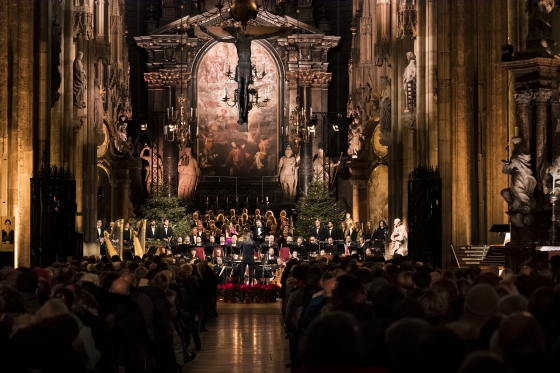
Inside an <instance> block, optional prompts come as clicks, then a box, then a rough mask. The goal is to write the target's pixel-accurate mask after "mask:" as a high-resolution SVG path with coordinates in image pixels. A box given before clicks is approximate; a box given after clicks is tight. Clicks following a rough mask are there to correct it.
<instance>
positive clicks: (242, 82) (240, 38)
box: [200, 26, 286, 125]
mask: <svg viewBox="0 0 560 373" xmlns="http://www.w3.org/2000/svg"><path fill="white" fill-rule="evenodd" d="M200 30H201V31H202V32H204V33H206V34H208V35H209V36H211V37H212V38H213V39H214V40H216V41H219V42H222V43H233V44H234V45H235V48H236V49H237V58H238V62H237V67H236V68H235V81H236V82H237V94H238V103H237V106H238V108H239V119H238V120H237V124H239V125H244V124H245V123H247V117H248V116H249V84H251V82H252V78H251V75H252V70H253V69H252V64H251V42H252V41H253V40H257V39H267V38H271V37H274V36H277V35H283V34H285V33H286V30H285V29H281V30H278V31H276V32H271V33H268V34H262V35H251V34H246V33H245V31H243V29H242V28H241V27H236V28H235V29H234V32H233V33H231V34H230V35H231V36H232V37H228V38H224V37H221V36H218V35H216V34H214V33H212V32H210V31H208V29H207V28H206V27H204V26H200ZM224 30H225V29H224Z"/></svg>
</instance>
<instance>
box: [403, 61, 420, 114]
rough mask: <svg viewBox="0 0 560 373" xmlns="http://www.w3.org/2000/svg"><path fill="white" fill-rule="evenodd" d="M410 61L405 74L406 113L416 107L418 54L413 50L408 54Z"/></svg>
mask: <svg viewBox="0 0 560 373" xmlns="http://www.w3.org/2000/svg"><path fill="white" fill-rule="evenodd" d="M406 58H407V59H408V61H409V63H408V66H407V67H406V69H404V74H403V88H404V93H405V97H406V106H405V110H404V112H405V113H408V112H409V111H410V110H414V109H415V108H416V73H417V69H416V55H415V54H414V53H412V52H408V53H407V54H406Z"/></svg>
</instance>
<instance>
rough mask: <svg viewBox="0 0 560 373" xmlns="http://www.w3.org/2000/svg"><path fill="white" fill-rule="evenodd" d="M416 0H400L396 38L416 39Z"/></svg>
mask: <svg viewBox="0 0 560 373" xmlns="http://www.w3.org/2000/svg"><path fill="white" fill-rule="evenodd" d="M416 26H417V19H416V0H400V5H399V12H398V14H397V38H399V39H406V37H410V38H412V39H416V36H417V27H416Z"/></svg>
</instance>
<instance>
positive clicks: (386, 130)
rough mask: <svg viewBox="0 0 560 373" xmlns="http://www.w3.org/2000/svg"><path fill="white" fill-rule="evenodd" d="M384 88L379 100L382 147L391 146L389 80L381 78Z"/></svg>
mask: <svg viewBox="0 0 560 373" xmlns="http://www.w3.org/2000/svg"><path fill="white" fill-rule="evenodd" d="M381 80H382V81H383V82H384V85H385V88H384V89H383V94H382V95H381V98H380V99H379V130H380V134H379V142H380V143H381V145H383V146H389V145H391V80H390V79H389V77H387V76H382V77H381Z"/></svg>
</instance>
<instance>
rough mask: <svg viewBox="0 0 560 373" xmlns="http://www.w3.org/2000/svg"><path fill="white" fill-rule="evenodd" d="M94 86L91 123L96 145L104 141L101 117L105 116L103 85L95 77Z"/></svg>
mask: <svg viewBox="0 0 560 373" xmlns="http://www.w3.org/2000/svg"><path fill="white" fill-rule="evenodd" d="M94 85H95V87H94V91H93V92H94V94H93V125H94V131H95V137H96V145H97V146H100V145H101V144H103V142H104V141H105V134H104V133H103V118H104V117H105V108H104V106H103V94H102V91H104V89H103V87H102V86H101V85H100V84H99V81H98V80H97V79H95V84H94Z"/></svg>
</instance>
